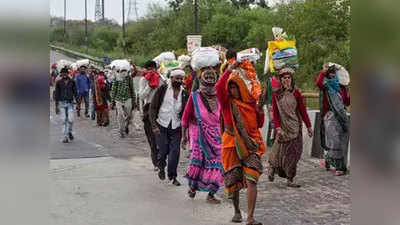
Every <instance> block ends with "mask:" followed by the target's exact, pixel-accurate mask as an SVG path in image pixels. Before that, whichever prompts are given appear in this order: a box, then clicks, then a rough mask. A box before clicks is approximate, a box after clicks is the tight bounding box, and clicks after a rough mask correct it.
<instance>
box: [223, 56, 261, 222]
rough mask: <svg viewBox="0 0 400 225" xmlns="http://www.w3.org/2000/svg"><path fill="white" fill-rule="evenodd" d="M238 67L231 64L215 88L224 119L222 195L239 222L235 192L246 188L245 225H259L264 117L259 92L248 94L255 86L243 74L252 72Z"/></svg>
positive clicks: (235, 219) (234, 218) (234, 217)
mask: <svg viewBox="0 0 400 225" xmlns="http://www.w3.org/2000/svg"><path fill="white" fill-rule="evenodd" d="M238 66H239V63H238V62H236V61H235V62H232V63H231V64H230V65H229V67H228V69H226V70H225V72H224V74H223V75H222V77H221V78H220V79H219V81H218V82H217V84H216V87H215V88H216V94H217V98H218V102H219V103H220V104H221V113H222V114H223V119H224V130H223V133H222V150H221V152H222V165H223V167H224V171H225V174H224V183H225V191H226V193H227V195H228V197H229V198H231V199H232V200H233V206H234V210H235V214H234V216H233V218H232V222H234V223H241V222H242V215H241V213H240V208H239V191H240V190H241V189H242V188H247V201H248V211H247V215H248V216H247V221H246V224H247V225H262V223H260V222H257V221H256V220H255V219H254V209H255V205H256V199H257V182H258V178H259V177H260V175H261V173H262V171H263V168H262V163H261V156H262V155H263V154H264V153H265V151H266V148H265V145H264V142H263V138H262V136H261V132H260V130H259V128H261V127H262V126H263V123H264V113H263V112H262V111H260V107H258V105H257V100H258V97H259V94H261V92H259V93H258V94H257V93H256V92H252V91H251V90H253V91H257V90H258V88H257V87H259V86H258V85H257V84H259V83H257V81H256V80H255V78H256V76H255V73H251V74H247V73H246V71H253V72H254V70H252V69H251V68H252V67H251V66H250V65H249V63H248V62H245V63H242V65H241V67H243V68H238ZM248 69H250V70H248ZM253 69H254V68H253ZM232 71H233V72H232ZM251 75H253V76H251ZM245 79H246V80H245ZM247 83H249V86H250V88H249V87H248V85H247ZM257 92H258V91H257ZM257 95H258V96H257Z"/></svg>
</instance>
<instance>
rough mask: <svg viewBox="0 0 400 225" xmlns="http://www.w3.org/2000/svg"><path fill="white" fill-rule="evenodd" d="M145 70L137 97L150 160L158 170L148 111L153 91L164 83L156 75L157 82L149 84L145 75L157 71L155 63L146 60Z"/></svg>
mask: <svg viewBox="0 0 400 225" xmlns="http://www.w3.org/2000/svg"><path fill="white" fill-rule="evenodd" d="M144 67H145V70H143V71H142V78H141V79H140V85H139V88H140V90H139V98H140V99H141V100H143V104H144V105H143V127H144V131H145V133H146V137H147V141H148V142H149V145H150V149H151V161H152V162H153V166H154V170H155V171H157V170H158V159H157V156H158V147H157V143H156V139H155V136H154V133H153V129H152V126H151V121H150V116H149V111H150V103H151V100H152V99H153V96H154V93H155V92H156V90H157V88H158V87H159V86H161V85H163V84H164V80H163V79H162V78H161V76H158V84H157V85H156V86H155V85H150V82H149V80H148V79H146V76H147V75H149V74H151V73H157V71H156V69H157V64H156V62H154V61H148V62H146V64H145V65H144Z"/></svg>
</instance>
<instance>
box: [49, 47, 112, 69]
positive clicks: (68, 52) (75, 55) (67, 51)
mask: <svg viewBox="0 0 400 225" xmlns="http://www.w3.org/2000/svg"><path fill="white" fill-rule="evenodd" d="M49 47H50V48H51V49H53V50H56V51H61V52H63V54H66V55H69V56H71V57H73V58H80V59H89V61H91V62H93V63H94V64H97V65H99V66H103V65H104V61H103V60H102V59H99V58H96V57H93V56H90V55H87V54H84V53H81V52H76V51H72V50H70V49H66V48H63V47H59V46H55V45H49Z"/></svg>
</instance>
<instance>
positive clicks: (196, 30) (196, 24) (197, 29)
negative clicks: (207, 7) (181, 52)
mask: <svg viewBox="0 0 400 225" xmlns="http://www.w3.org/2000/svg"><path fill="white" fill-rule="evenodd" d="M193 5H194V10H193V11H194V33H195V34H199V21H198V7H199V5H198V4H197V0H194V2H193Z"/></svg>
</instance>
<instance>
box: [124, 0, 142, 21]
mask: <svg viewBox="0 0 400 225" xmlns="http://www.w3.org/2000/svg"><path fill="white" fill-rule="evenodd" d="M133 14H135V20H138V17H139V15H138V4H137V1H136V0H129V4H128V17H127V21H132V20H134V19H133Z"/></svg>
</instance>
